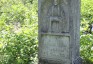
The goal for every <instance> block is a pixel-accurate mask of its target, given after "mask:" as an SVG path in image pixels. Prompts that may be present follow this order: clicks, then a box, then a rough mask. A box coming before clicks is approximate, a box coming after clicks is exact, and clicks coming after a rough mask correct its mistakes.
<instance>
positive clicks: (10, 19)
mask: <svg viewBox="0 0 93 64" xmlns="http://www.w3.org/2000/svg"><path fill="white" fill-rule="evenodd" d="M37 28H38V27H37V0H17V1H16V0H13V1H12V0H8V1H7V0H0V64H36V63H37V47H38V45H37V42H38V41H37Z"/></svg>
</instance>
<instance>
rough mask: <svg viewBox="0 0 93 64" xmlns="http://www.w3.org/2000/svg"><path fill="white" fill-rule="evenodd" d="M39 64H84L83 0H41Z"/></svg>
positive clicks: (39, 6) (39, 8)
mask: <svg viewBox="0 0 93 64" xmlns="http://www.w3.org/2000/svg"><path fill="white" fill-rule="evenodd" d="M38 11H39V12H38V20H39V21H38V25H39V26H38V28H39V30H38V32H39V35H38V38H39V50H38V59H39V62H38V64H81V63H82V62H81V58H80V53H79V48H80V44H79V43H80V35H79V32H80V0H38Z"/></svg>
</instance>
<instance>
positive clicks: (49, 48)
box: [40, 35, 70, 64]
mask: <svg viewBox="0 0 93 64" xmlns="http://www.w3.org/2000/svg"><path fill="white" fill-rule="evenodd" d="M41 45H42V47H41V48H43V49H41V51H40V53H41V54H40V58H42V59H46V60H48V61H53V62H54V61H58V62H59V63H63V64H69V62H70V57H69V37H68V36H49V35H48V36H47V35H42V42H41Z"/></svg>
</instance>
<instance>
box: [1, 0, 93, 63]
mask: <svg viewBox="0 0 93 64" xmlns="http://www.w3.org/2000/svg"><path fill="white" fill-rule="evenodd" d="M37 3H38V2H37V0H0V64H37V47H38V45H37V43H38V41H37V35H38V33H37V29H38V27H37V21H38V17H37ZM92 24H93V0H81V26H80V34H81V36H80V44H81V48H80V51H81V57H82V58H83V64H93V33H92V30H91V28H92Z"/></svg>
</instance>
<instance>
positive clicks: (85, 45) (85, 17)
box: [80, 0, 93, 64]
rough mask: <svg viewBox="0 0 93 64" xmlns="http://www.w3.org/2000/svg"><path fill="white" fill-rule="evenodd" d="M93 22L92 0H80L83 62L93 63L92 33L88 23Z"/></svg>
mask: <svg viewBox="0 0 93 64" xmlns="http://www.w3.org/2000/svg"><path fill="white" fill-rule="evenodd" d="M91 24H93V0H81V32H80V33H81V36H80V43H81V50H80V51H81V57H82V58H83V64H93V33H90V27H89V26H90V25H91Z"/></svg>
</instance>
